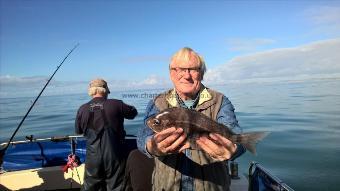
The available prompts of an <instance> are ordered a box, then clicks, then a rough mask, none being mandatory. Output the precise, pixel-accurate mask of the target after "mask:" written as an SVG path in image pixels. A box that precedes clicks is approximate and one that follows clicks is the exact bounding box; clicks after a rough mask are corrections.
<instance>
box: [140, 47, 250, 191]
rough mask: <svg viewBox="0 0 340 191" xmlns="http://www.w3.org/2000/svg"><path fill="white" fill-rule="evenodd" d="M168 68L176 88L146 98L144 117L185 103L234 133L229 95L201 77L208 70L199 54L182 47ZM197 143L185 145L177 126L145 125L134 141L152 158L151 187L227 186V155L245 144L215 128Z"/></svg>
mask: <svg viewBox="0 0 340 191" xmlns="http://www.w3.org/2000/svg"><path fill="white" fill-rule="evenodd" d="M169 69H170V78H171V81H172V83H173V84H174V89H171V90H168V91H167V92H165V93H163V94H160V95H159V96H158V97H156V98H155V99H154V100H152V101H150V103H149V104H148V106H147V109H146V117H145V121H146V120H147V119H148V118H149V117H150V116H152V115H155V114H157V113H158V112H160V111H162V110H164V109H167V108H170V107H184V108H189V109H194V110H196V111H199V112H201V113H203V114H204V115H206V116H208V117H210V118H212V119H214V120H216V121H217V122H219V123H222V124H228V125H229V126H232V127H233V129H232V130H233V131H234V132H236V133H240V132H241V128H240V127H239V125H238V122H237V120H236V116H235V114H234V107H233V105H232V104H231V102H230V101H229V100H228V98H227V97H225V96H224V95H223V94H221V93H219V92H216V91H214V90H211V89H209V88H207V87H205V86H204V85H203V84H202V83H201V81H202V80H203V76H204V73H205V71H206V66H205V62H204V60H203V58H202V57H201V56H199V55H198V54H197V53H196V52H195V51H193V50H192V49H190V48H182V49H180V50H179V51H178V52H177V53H176V54H175V55H174V56H173V57H172V59H171V63H170V65H169ZM196 143H197V145H198V146H199V147H200V148H201V150H191V149H189V147H190V145H189V143H187V142H186V134H185V133H184V132H183V129H182V128H181V127H172V128H169V129H165V130H163V131H161V132H159V133H154V132H153V131H152V130H151V129H150V128H149V127H147V126H146V125H144V128H142V129H141V130H140V132H139V136H138V140H137V145H138V148H139V150H141V151H142V152H143V153H144V154H146V155H147V156H149V157H154V158H155V168H154V172H153V176H152V177H153V179H152V183H153V190H176V191H177V190H183V191H189V190H190V191H191V190H195V191H201V190H229V186H230V178H229V171H228V166H227V164H228V163H227V162H226V161H228V160H232V159H234V158H236V157H238V156H240V155H241V154H243V153H244V152H245V148H244V147H243V146H242V145H236V144H233V143H232V142H231V141H229V140H228V139H226V138H224V137H222V136H221V135H219V134H210V135H206V136H202V137H200V138H198V139H197V140H196Z"/></svg>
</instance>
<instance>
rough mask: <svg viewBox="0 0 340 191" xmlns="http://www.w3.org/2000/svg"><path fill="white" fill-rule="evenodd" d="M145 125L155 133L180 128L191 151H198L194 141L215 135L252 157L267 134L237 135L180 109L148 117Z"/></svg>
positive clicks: (220, 125) (264, 132) (172, 109)
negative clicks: (238, 145)
mask: <svg viewBox="0 0 340 191" xmlns="http://www.w3.org/2000/svg"><path fill="white" fill-rule="evenodd" d="M146 124H147V126H148V127H150V128H151V129H152V130H153V131H154V132H155V133H159V132H161V131H162V130H164V129H167V128H171V127H176V128H182V129H183V131H184V133H186V135H187V139H188V142H189V143H190V146H191V149H199V148H197V146H196V139H197V138H199V137H200V136H202V135H207V134H209V133H217V134H220V135H222V136H223V137H225V138H226V139H228V140H230V141H231V142H233V143H235V144H242V145H243V146H244V147H245V148H246V149H247V150H249V151H250V152H251V153H253V154H254V155H256V144H257V143H258V142H259V141H261V140H262V139H263V138H265V137H266V136H267V135H268V134H269V132H267V131H257V132H246V133H240V134H237V133H234V132H233V131H232V127H231V126H230V125H224V124H221V123H218V122H216V121H214V120H213V119H211V118H209V117H207V116H205V115H204V114H202V113H200V112H198V111H195V110H191V109H186V108H181V107H173V108H168V109H165V110H163V111H161V112H159V113H158V114H155V115H153V116H151V117H149V118H148V119H147V121H146Z"/></svg>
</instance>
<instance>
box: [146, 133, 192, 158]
mask: <svg viewBox="0 0 340 191" xmlns="http://www.w3.org/2000/svg"><path fill="white" fill-rule="evenodd" d="M185 140H186V134H185V133H184V132H183V129H182V128H178V129H176V128H175V127H171V128H168V129H164V130H163V131H161V132H159V133H156V134H155V135H154V136H153V137H152V138H151V139H150V140H149V141H148V142H147V143H146V149H147V150H148V152H149V153H150V154H152V155H156V156H163V155H167V154H174V153H180V152H182V151H183V150H184V149H187V148H189V147H190V144H189V143H188V142H185Z"/></svg>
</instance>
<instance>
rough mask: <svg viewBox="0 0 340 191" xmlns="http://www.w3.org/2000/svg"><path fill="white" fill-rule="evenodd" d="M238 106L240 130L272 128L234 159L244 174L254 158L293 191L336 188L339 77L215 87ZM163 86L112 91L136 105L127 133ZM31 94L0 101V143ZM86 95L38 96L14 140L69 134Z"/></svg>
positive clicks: (339, 134)
mask: <svg viewBox="0 0 340 191" xmlns="http://www.w3.org/2000/svg"><path fill="white" fill-rule="evenodd" d="M214 89H216V90H218V91H220V92H223V93H225V95H227V96H228V97H229V99H230V100H231V101H232V103H233V104H234V106H235V108H236V114H237V117H238V120H239V123H240V125H241V126H242V127H243V130H244V131H262V130H264V131H270V132H271V134H270V135H269V136H268V137H267V138H266V139H265V140H263V141H262V142H260V143H259V144H258V146H257V156H254V155H251V154H249V153H246V154H244V155H243V156H242V157H240V158H239V159H238V162H239V165H240V169H241V172H240V173H246V172H247V167H248V166H249V162H250V161H257V162H259V163H260V164H262V165H263V166H264V167H265V168H267V169H268V170H269V171H270V172H272V174H273V175H275V176H277V177H279V178H280V179H281V180H283V181H284V182H286V183H287V184H288V185H289V186H291V187H292V188H293V189H295V190H334V191H335V190H340V181H339V180H340V165H339V162H340V80H322V81H320V80H319V81H309V82H289V83H275V84H270V83H262V84H261V83H258V84H256V83H253V84H237V85H236V84H233V85H228V86H216V87H214ZM160 91H161V90H150V91H147V90H140V91H125V92H112V94H110V97H112V98H117V99H122V100H124V101H125V102H126V103H129V104H132V105H135V106H136V107H137V108H138V111H139V114H138V116H137V118H136V119H134V120H132V121H128V120H127V121H126V123H125V124H126V125H125V128H126V130H127V133H128V134H134V135H135V134H136V132H137V130H138V128H139V127H140V126H141V125H142V123H143V116H144V114H145V107H146V104H147V102H148V101H149V100H150V99H151V98H152V96H153V95H154V94H155V93H158V92H160ZM33 100H34V98H8V99H7V98H6V99H0V142H5V141H7V140H8V139H9V137H10V136H11V134H12V133H13V132H14V130H15V128H16V127H17V125H18V124H19V122H20V120H21V119H22V117H23V116H24V115H25V113H26V112H27V110H28V108H29V107H30V105H31V102H32V101H33ZM88 100H89V97H88V96H87V95H86V94H81V95H64V96H45V97H41V98H40V99H39V101H38V102H37V104H36V105H35V107H34V108H33V110H32V111H31V113H30V115H29V116H28V118H27V119H26V121H25V122H24V124H23V125H22V127H21V129H20V130H19V132H18V134H17V136H16V140H19V139H22V138H23V137H24V136H26V135H32V134H33V135H34V136H35V137H36V138H42V137H51V136H63V135H73V132H74V118H75V115H76V111H77V109H78V107H79V106H80V105H81V104H82V103H84V102H86V101H88Z"/></svg>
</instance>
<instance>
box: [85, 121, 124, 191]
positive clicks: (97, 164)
mask: <svg viewBox="0 0 340 191" xmlns="http://www.w3.org/2000/svg"><path fill="white" fill-rule="evenodd" d="M86 137H87V145H86V160H85V172H84V184H83V186H82V190H84V191H92V190H93V191H102V190H107V191H118V190H121V187H122V182H123V177H124V169H125V163H126V161H125V158H124V157H123V153H124V150H125V148H124V145H123V144H121V142H120V141H119V139H118V137H117V136H116V135H115V133H114V132H113V130H111V129H110V128H105V129H104V130H103V131H102V132H101V133H100V134H97V133H96V132H95V131H94V130H92V129H89V130H88V133H87V136H86Z"/></svg>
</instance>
